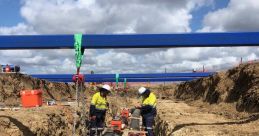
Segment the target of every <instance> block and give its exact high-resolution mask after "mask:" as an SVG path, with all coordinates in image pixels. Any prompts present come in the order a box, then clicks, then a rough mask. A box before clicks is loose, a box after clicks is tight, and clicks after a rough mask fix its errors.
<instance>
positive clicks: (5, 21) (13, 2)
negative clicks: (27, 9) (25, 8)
mask: <svg viewBox="0 0 259 136" xmlns="http://www.w3.org/2000/svg"><path fill="white" fill-rule="evenodd" d="M20 8H21V1H20V0H1V1H0V18H1V21H0V26H8V27H9V26H14V25H16V24H17V23H19V22H22V21H23V19H22V17H21V15H20Z"/></svg>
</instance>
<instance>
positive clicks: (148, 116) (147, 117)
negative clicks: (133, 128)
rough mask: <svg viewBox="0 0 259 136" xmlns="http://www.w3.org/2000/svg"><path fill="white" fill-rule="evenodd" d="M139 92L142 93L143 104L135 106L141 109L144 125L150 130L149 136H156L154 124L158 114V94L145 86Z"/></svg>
mask: <svg viewBox="0 0 259 136" xmlns="http://www.w3.org/2000/svg"><path fill="white" fill-rule="evenodd" d="M138 93H139V95H141V105H136V106H135V107H136V108H138V109H140V110H141V116H142V121H143V126H144V127H145V130H146V131H147V132H148V135H147V136H154V132H153V126H154V122H155V116H156V114H157V111H156V95H155V94H154V93H153V92H151V91H150V90H149V89H147V88H145V87H140V88H139V90H138Z"/></svg>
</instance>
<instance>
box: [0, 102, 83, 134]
mask: <svg viewBox="0 0 259 136" xmlns="http://www.w3.org/2000/svg"><path fill="white" fill-rule="evenodd" d="M72 113H73V109H72V108H71V107H58V106H53V107H46V106H45V107H40V108H31V109H20V110H18V111H15V112H13V111H8V110H6V111H1V112H0V133H1V136H35V135H37V136H68V135H72V128H73V116H72ZM79 123H80V122H79V121H77V124H79ZM80 130H82V127H80V126H79V125H77V133H76V135H79V133H80V132H79V131H80Z"/></svg>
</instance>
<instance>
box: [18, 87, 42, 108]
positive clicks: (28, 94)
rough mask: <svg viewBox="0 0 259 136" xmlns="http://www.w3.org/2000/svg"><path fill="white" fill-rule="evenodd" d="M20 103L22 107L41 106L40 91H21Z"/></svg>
mask: <svg viewBox="0 0 259 136" xmlns="http://www.w3.org/2000/svg"><path fill="white" fill-rule="evenodd" d="M21 101H22V106H23V107H26V108H28V107H39V106H42V90H23V91H21Z"/></svg>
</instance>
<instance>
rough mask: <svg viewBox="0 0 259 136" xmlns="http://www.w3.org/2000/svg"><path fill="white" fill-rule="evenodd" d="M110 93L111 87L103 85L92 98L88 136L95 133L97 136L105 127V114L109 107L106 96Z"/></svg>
mask: <svg viewBox="0 0 259 136" xmlns="http://www.w3.org/2000/svg"><path fill="white" fill-rule="evenodd" d="M110 91H111V87H110V86H109V85H103V86H102V87H101V88H99V92H97V93H95V94H94V95H93V97H92V100H91V106H90V136H94V135H95V134H96V133H98V135H99V134H100V133H101V132H102V130H103V128H104V126H105V114H106V110H107V109H108V106H109V103H108V102H107V95H108V94H109V93H110Z"/></svg>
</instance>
